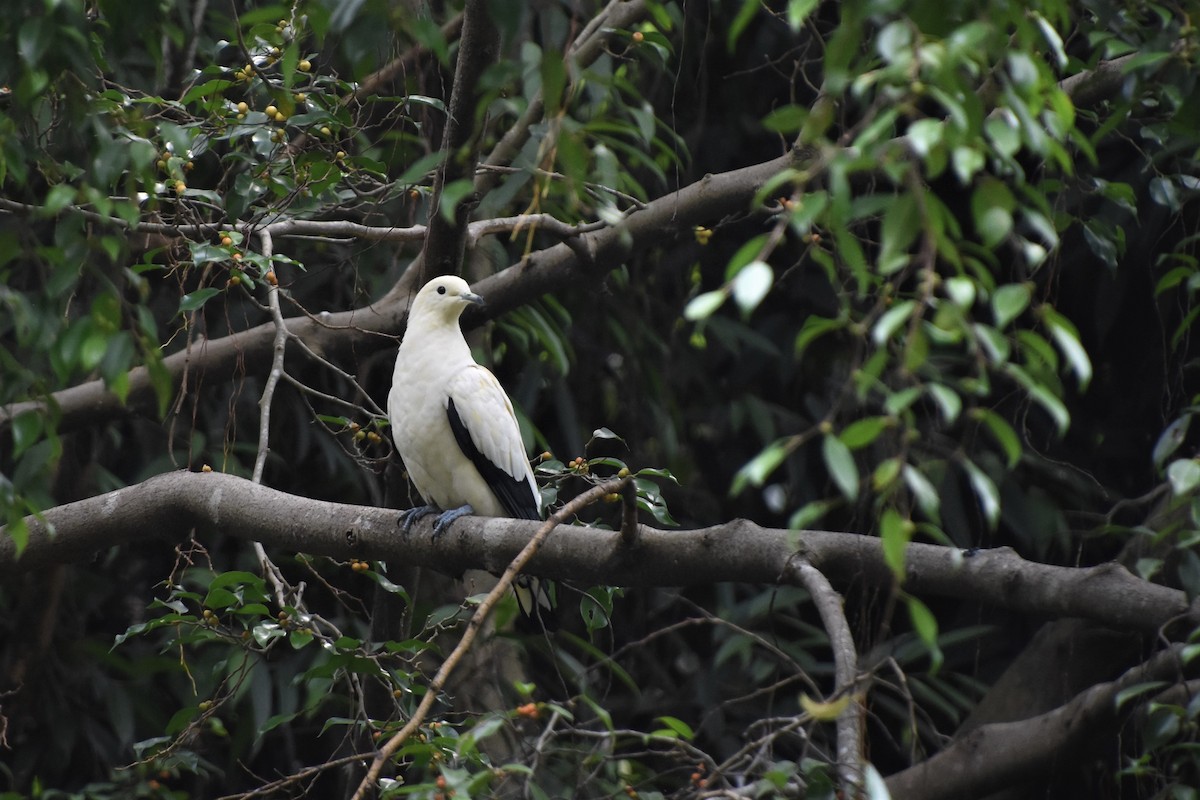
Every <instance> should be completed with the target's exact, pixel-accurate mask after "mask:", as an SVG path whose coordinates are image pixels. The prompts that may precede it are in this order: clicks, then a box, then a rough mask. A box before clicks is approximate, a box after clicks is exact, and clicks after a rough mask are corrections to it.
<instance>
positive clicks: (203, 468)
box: [200, 464, 212, 472]
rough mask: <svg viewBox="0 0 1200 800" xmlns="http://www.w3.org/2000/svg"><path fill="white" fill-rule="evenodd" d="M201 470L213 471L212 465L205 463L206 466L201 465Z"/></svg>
mask: <svg viewBox="0 0 1200 800" xmlns="http://www.w3.org/2000/svg"><path fill="white" fill-rule="evenodd" d="M200 471H201V472H212V467H210V466H209V465H208V464H205V465H204V466H202V467H200Z"/></svg>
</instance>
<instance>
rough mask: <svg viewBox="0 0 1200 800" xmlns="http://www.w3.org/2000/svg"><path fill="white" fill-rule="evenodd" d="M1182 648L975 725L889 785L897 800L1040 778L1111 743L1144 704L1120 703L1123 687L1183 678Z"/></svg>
mask: <svg viewBox="0 0 1200 800" xmlns="http://www.w3.org/2000/svg"><path fill="white" fill-rule="evenodd" d="M1181 647H1182V646H1181V645H1174V646H1172V647H1170V648H1168V649H1166V650H1163V651H1162V652H1159V653H1157V654H1155V655H1154V656H1153V657H1152V658H1151V659H1150V660H1149V661H1147V662H1146V663H1144V664H1139V665H1138V666H1136V667H1134V668H1133V669H1131V670H1129V671H1128V672H1126V673H1125V674H1124V675H1122V676H1121V677H1120V678H1118V679H1117V680H1115V681H1110V682H1108V683H1100V684H1096V685H1095V686H1092V687H1090V688H1089V689H1087V690H1086V691H1084V692H1081V693H1080V694H1078V695H1076V696H1075V698H1074V699H1072V700H1071V701H1070V702H1069V703H1066V704H1064V705H1062V706H1059V707H1058V708H1056V709H1054V710H1053V711H1048V712H1046V713H1045V714H1040V715H1038V716H1036V717H1031V718H1029V719H1024V720H1020V721H1017V722H997V723H992V724H990V725H984V726H982V727H979V728H976V729H975V730H973V731H971V732H969V733H967V734H966V735H964V736H963V737H961V738H960V739H957V740H955V741H954V742H953V743H951V744H950V745H949V746H948V747H946V749H944V750H942V751H941V752H939V753H937V754H936V755H934V756H932V757H930V758H929V759H927V760H925V761H922V762H921V763H920V764H917V765H915V766H913V767H910V768H909V769H906V770H904V771H902V772H898V773H896V774H895V775H891V776H890V777H888V779H887V787H888V790H889V792H890V793H891V795H892V797H894V798H896V800H966V799H967V798H973V797H986V796H988V795H991V794H993V793H994V792H996V791H997V790H998V789H1001V788H1005V787H1010V786H1019V785H1021V784H1023V783H1026V782H1028V781H1030V780H1034V779H1036V777H1037V776H1039V775H1041V774H1043V773H1044V772H1045V771H1046V770H1049V769H1050V768H1052V767H1053V766H1054V764H1055V763H1056V762H1057V763H1060V764H1070V763H1072V762H1073V761H1076V760H1078V759H1080V758H1081V757H1082V756H1083V755H1084V753H1083V750H1085V749H1086V747H1087V745H1088V743H1089V742H1096V741H1107V742H1111V741H1112V737H1113V736H1114V735H1115V734H1116V730H1115V728H1116V726H1117V725H1118V724H1119V723H1120V721H1121V720H1122V719H1123V718H1124V717H1125V716H1126V715H1127V714H1129V713H1131V712H1132V711H1133V709H1135V708H1137V707H1138V704H1137V703H1129V704H1127V705H1126V706H1125V708H1124V709H1121V708H1118V707H1117V702H1116V700H1117V695H1118V694H1119V693H1120V692H1121V691H1122V690H1124V689H1127V688H1129V687H1131V686H1134V685H1135V684H1139V683H1144V682H1148V681H1157V680H1161V681H1175V680H1178V679H1179V677H1180V669H1181V661H1180V648H1181Z"/></svg>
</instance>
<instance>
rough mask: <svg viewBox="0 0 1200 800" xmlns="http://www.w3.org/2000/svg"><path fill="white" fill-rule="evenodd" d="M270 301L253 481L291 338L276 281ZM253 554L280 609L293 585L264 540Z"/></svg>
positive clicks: (263, 237)
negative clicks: (267, 364) (267, 363)
mask: <svg viewBox="0 0 1200 800" xmlns="http://www.w3.org/2000/svg"><path fill="white" fill-rule="evenodd" d="M258 238H259V242H261V248H262V254H263V257H264V258H266V259H267V260H268V261H270V259H271V255H272V253H273V252H274V242H273V240H272V239H271V233H270V231H267V230H260V231H259V232H258ZM267 302H268V304H269V305H270V308H271V319H272V320H273V321H274V323H275V343H274V356H273V357H272V359H271V372H270V373H269V374H268V375H267V383H266V385H265V386H264V387H263V393H262V396H261V397H260V398H259V399H258V455H257V456H256V457H255V459H254V473H253V475H252V476H251V480H252V481H253V482H254V483H258V484H261V483H262V477H263V470H264V469H265V468H266V464H267V453H269V452H270V450H271V401H272V400H273V399H274V397H275V387H277V386H278V385H279V379H280V377H282V375H283V356H284V352H285V351H286V349H287V340H288V329H287V323H286V322H284V321H283V312H282V311H281V310H280V308H279V286H278V284H277V283H276V282H271V281H268V282H267ZM254 555H255V556H257V557H258V563H259V565H260V566H261V567H262V569H263V572H264V573H265V575H266V577H267V580H268V581H270V582H271V585H272V586H273V587H274V589H275V602H276V603H278V604H279V607H280V608H284V607H286V606H287V605H288V594H291V593H292V587H291V586H290V585H289V584H288V582H287V580H286V579H284V577H283V573H282V572H281V571H280V569H279V567H277V566H276V565H275V562H273V561H271V557H270V556H268V555H267V551H266V548H264V547H263V546H262V542H255V543H254ZM295 602H296V603H299V598H295Z"/></svg>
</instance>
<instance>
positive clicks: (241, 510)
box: [0, 472, 1189, 632]
mask: <svg viewBox="0 0 1200 800" xmlns="http://www.w3.org/2000/svg"><path fill="white" fill-rule="evenodd" d="M397 519H398V514H397V512H395V511H391V510H387V509H380V508H373V507H367V506H353V505H343V504H339V503H328V502H322V501H319V500H312V499H309V498H304V497H297V496H295V495H290V494H286V493H284V492H280V491H276V490H274V489H268V488H266V487H263V486H259V485H257V484H254V483H251V482H250V481H247V480H245V479H242V478H237V477H233V476H230V475H222V474H218V473H192V472H172V473H168V474H165V475H160V476H158V477H155V478H151V479H150V480H147V481H145V482H144V483H140V484H136V485H134V486H130V487H127V488H125V489H119V490H117V491H114V492H110V493H108V494H105V495H100V496H98V497H93V498H90V499H87V500H81V501H79V502H76V503H70V504H68V505H63V506H58V507H57V508H53V509H50V510H48V511H46V512H44V514H43V520H44V521H43V520H38V519H36V518H34V517H27V518H26V522H27V524H28V526H29V542H28V546H27V548H26V550H25V552H24V554H23V555H22V556H21V557H20V558H19V559H18V557H17V554H16V551H15V546H14V543H13V541H12V539H11V538H10V537H9V536H8V535H7V531H6V530H5V529H0V573H3V572H12V571H14V570H21V569H34V568H38V567H43V566H46V565H48V564H52V563H60V562H67V561H72V560H78V559H81V558H85V557H87V556H89V555H90V554H92V553H95V552H99V551H100V550H103V549H105V548H107V547H111V546H113V545H118V544H122V543H127V542H131V541H139V540H144V539H146V538H150V537H151V536H155V535H157V536H162V537H167V538H169V539H173V540H175V541H179V540H182V539H183V538H184V537H186V536H187V535H188V534H189V532H190V531H192V530H194V529H198V530H201V531H203V530H208V529H211V530H219V531H220V532H221V533H223V534H226V535H229V536H233V537H236V538H239V539H243V540H246V541H247V542H249V541H260V542H262V543H264V544H266V545H271V546H274V547H278V548H282V549H284V550H288V551H293V552H301V553H309V554H313V555H322V556H329V557H332V558H338V559H351V558H360V559H381V560H387V561H390V562H393V563H404V564H410V565H414V566H424V567H429V568H432V569H435V570H438V571H441V572H445V573H449V574H459V573H461V572H462V571H464V570H467V569H486V570H490V571H493V572H500V571H503V570H504V568H505V567H506V566H507V565H508V563H509V562H510V561H511V560H512V558H513V556H514V555H515V554H516V553H518V552H519V551H520V550H521V548H522V547H524V545H525V544H526V543H527V542H528V541H529V538H530V537H531V536H532V535H533V533H534V532H535V531H536V529H537V527H538V524H539V523H537V522H529V521H524V520H512V519H485V518H475V517H472V518H464V519H463V520H462V521H460V522H456V523H455V524H454V526H453V527H452V528H451V530H450V531H449V532H447V533H446V534H444V535H443V536H441V537H439V538H438V539H436V540H434V539H433V538H432V537H431V536H430V535H429V533H428V528H427V527H425V526H419V527H418V529H417V530H416V532H414V533H413V534H412V535H409V536H403V535H401V533H400V530H399V528H398V527H397V525H396V522H397ZM50 526H53V532H51V530H52V529H51V527H50ZM796 556H799V557H801V558H803V559H805V560H806V561H807V562H808V563H810V564H811V565H812V566H813V567H815V568H816V569H818V570H820V571H821V572H822V573H823V574H825V575H826V576H827V577H828V578H829V580H830V581H831V582H832V583H833V584H834V585H837V586H839V587H842V588H843V589H845V588H854V587H856V586H862V585H867V586H881V587H886V586H890V585H891V582H892V577H891V570H890V569H889V567H888V565H887V563H886V562H885V560H884V557H883V550H882V548H881V546H880V541H879V539H877V538H875V537H871V536H861V535H856V534H849V533H831V532H825V531H787V530H779V529H768V528H761V527H759V526H757V525H755V524H753V523H751V522H747V521H744V520H735V521H733V522H729V523H726V524H723V525H717V526H714V527H711V528H702V529H699V530H690V531H664V530H658V529H654V528H649V527H646V526H641V527H639V529H638V535H637V536H636V537H634V538H633V540H632V541H631V542H628V543H626V542H623V541H622V538H621V534H620V532H618V531H608V530H600V529H597V528H587V527H562V528H560V529H558V530H557V531H555V533H554V534H553V535H552V536H551V537H550V538H549V539H548V540H547V542H546V543H545V545H544V546H543V547H542V549H541V550H540V551H539V552H538V554H537V556H536V557H535V558H534V560H533V561H531V562H530V566H529V571H530V572H532V573H535V574H539V575H546V576H550V577H556V578H566V579H571V580H575V581H578V582H582V583H597V584H607V585H615V586H682V585H689V584H704V583H715V582H720V581H745V582H756V583H779V582H782V581H787V580H789V576H791V575H792V574H793V570H792V569H791V567H792V566H793V565H792V559H793V558H794V557H796ZM907 559H908V560H907V564H908V575H907V578H906V581H905V589H906V590H907V591H910V592H914V593H918V594H925V595H936V596H943V597H957V598H962V599H966V600H972V601H979V602H982V603H986V604H991V605H995V606H1000V607H1004V608H1009V609H1013V610H1016V611H1020V612H1024V613H1028V614H1031V615H1036V616H1039V617H1043V618H1055V617H1082V618H1086V619H1093V620H1098V621H1100V622H1103V623H1104V624H1106V625H1109V626H1111V627H1114V628H1122V629H1127V630H1138V631H1146V632H1153V631H1157V630H1159V629H1160V628H1161V627H1162V626H1163V625H1165V624H1166V623H1167V622H1169V621H1171V620H1172V619H1173V618H1175V617H1178V616H1180V615H1183V614H1186V613H1187V612H1188V610H1189V605H1188V602H1187V598H1186V597H1185V595H1184V593H1183V592H1180V591H1177V590H1174V589H1169V588H1166V587H1163V586H1159V585H1156V584H1152V583H1148V582H1146V581H1143V580H1140V579H1138V578H1136V577H1134V576H1133V575H1132V574H1130V573H1129V572H1128V571H1127V570H1125V569H1124V568H1123V567H1120V566H1118V565H1116V564H1106V565H1101V566H1099V567H1092V568H1072V567H1054V566H1048V565H1045V564H1038V563H1035V562H1031V561H1026V560H1025V559H1022V558H1021V557H1019V556H1017V555H1016V554H1015V553H1013V552H1012V551H1011V550H1009V549H1007V548H1000V549H996V550H986V551H982V552H977V553H975V554H974V555H971V556H967V555H966V554H965V553H963V551H961V550H957V549H955V548H948V547H942V546H937V545H928V544H911V545H909V547H908V551H907Z"/></svg>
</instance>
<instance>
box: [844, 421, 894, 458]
mask: <svg viewBox="0 0 1200 800" xmlns="http://www.w3.org/2000/svg"><path fill="white" fill-rule="evenodd" d="M891 424H892V419H891V417H866V418H864V419H858V420H855V421H854V422H851V423H850V424H849V425H847V426H846V427H845V429H843V430H842V432H841V433H840V434H838V438H839V439H841V440H842V442H843V443H844V444H845V445H846V447H848V448H850V449H851V450H858V449H860V448H863V447H866V446H867V445H869V444H871V443H872V442H874V441H875V439H877V438H878V437H879V434H880V433H882V432H883V431H884V429H885V428H888V427H890V426H891Z"/></svg>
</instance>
